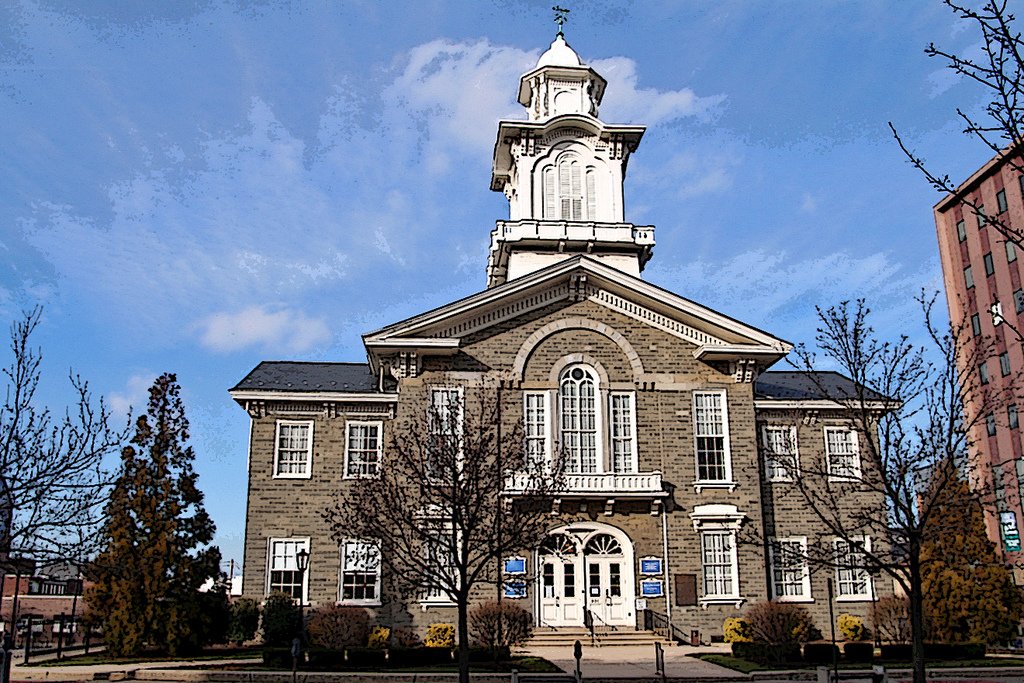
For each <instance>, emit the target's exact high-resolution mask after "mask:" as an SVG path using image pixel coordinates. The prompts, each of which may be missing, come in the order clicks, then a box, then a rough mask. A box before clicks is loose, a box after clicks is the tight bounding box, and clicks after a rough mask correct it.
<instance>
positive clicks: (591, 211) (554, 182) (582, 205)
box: [544, 154, 597, 221]
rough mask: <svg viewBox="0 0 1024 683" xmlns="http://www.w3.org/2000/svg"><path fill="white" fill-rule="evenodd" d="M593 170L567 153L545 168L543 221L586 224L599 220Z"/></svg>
mask: <svg viewBox="0 0 1024 683" xmlns="http://www.w3.org/2000/svg"><path fill="white" fill-rule="evenodd" d="M596 201H597V197H596V192H595V187H594V168H593V167H592V166H587V167H585V168H584V166H583V163H582V162H581V161H580V160H579V158H578V157H576V155H574V154H564V155H562V156H561V157H559V159H558V161H557V162H555V164H554V165H553V166H548V167H547V168H545V169H544V218H547V219H548V220H563V221H583V220H594V219H595V217H596V213H597V209H596Z"/></svg>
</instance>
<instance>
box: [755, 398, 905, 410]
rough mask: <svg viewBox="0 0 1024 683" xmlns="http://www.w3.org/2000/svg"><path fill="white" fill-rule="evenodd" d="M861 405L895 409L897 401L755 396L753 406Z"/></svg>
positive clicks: (823, 407) (812, 407) (847, 407)
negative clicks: (862, 401) (842, 401)
mask: <svg viewBox="0 0 1024 683" xmlns="http://www.w3.org/2000/svg"><path fill="white" fill-rule="evenodd" d="M861 405H863V407H865V408H867V409H868V410H880V411H886V410H895V409H896V408H899V402H897V401H864V403H863V404H861V403H860V402H859V401H857V399H856V398H851V399H850V402H849V403H841V402H840V401H833V400H830V399H822V398H816V399H806V400H801V399H775V398H755V399H754V407H755V408H759V409H761V410H851V409H854V408H859V407H860V406H861Z"/></svg>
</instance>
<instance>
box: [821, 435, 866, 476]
mask: <svg viewBox="0 0 1024 683" xmlns="http://www.w3.org/2000/svg"><path fill="white" fill-rule="evenodd" d="M825 461H826V466H827V468H828V476H829V478H831V479H860V448H859V447H858V444H857V432H855V431H854V430H852V429H850V428H849V427H825Z"/></svg>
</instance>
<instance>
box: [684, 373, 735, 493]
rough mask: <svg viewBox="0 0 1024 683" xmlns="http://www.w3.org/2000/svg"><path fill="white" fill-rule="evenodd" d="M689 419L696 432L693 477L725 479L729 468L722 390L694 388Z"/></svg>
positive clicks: (725, 414)
mask: <svg viewBox="0 0 1024 683" xmlns="http://www.w3.org/2000/svg"><path fill="white" fill-rule="evenodd" d="M693 419H694V427H695V429H694V432H695V433H696V436H697V481H721V482H727V481H729V480H730V477H731V476H732V472H731V464H730V462H729V438H728V415H727V410H726V405H725V392H723V391H695V392H694V393H693Z"/></svg>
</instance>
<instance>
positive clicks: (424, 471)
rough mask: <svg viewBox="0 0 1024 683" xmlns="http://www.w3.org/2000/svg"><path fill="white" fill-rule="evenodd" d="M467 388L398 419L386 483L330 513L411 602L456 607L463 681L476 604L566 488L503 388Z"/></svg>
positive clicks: (536, 538) (540, 528)
mask: <svg viewBox="0 0 1024 683" xmlns="http://www.w3.org/2000/svg"><path fill="white" fill-rule="evenodd" d="M464 390H465V391H466V393H467V398H466V399H464V398H463V395H462V393H461V392H460V391H459V390H455V389H452V390H445V391H442V392H439V393H435V394H434V401H433V402H432V404H431V405H430V407H429V409H427V410H424V411H423V413H422V414H421V415H414V416H410V417H406V418H404V419H399V420H397V421H396V424H395V425H394V428H393V430H392V435H391V439H390V441H389V444H388V446H387V448H386V449H385V455H384V458H383V462H382V463H381V468H380V473H379V476H378V477H377V478H375V479H368V480H365V481H361V482H357V483H355V484H354V485H352V486H351V488H350V489H349V490H348V491H347V492H346V493H344V494H343V495H342V496H341V499H340V500H339V502H338V504H337V505H336V506H335V507H334V508H332V509H330V510H328V511H327V512H326V514H325V516H326V518H327V521H328V522H329V523H330V525H331V529H332V532H333V535H334V537H335V539H336V540H337V541H338V542H341V541H342V540H343V539H345V538H361V539H372V540H373V541H374V542H375V543H377V544H379V550H371V551H370V552H372V553H374V554H376V553H377V552H379V558H380V559H379V561H380V562H381V563H382V565H383V568H384V569H385V570H386V572H387V576H388V579H389V580H390V582H391V583H393V584H394V585H395V586H396V588H397V589H398V590H399V592H400V593H401V594H402V595H404V596H405V597H407V598H411V599H428V600H429V599H434V600H441V601H445V602H450V603H451V604H453V605H454V606H455V607H456V609H457V612H458V624H457V627H458V652H459V680H460V681H462V683H466V681H468V680H469V630H468V608H469V605H470V601H471V599H472V598H473V597H475V596H479V595H481V594H482V593H483V592H484V590H485V587H486V586H487V585H490V584H493V582H495V581H497V582H501V581H502V580H503V579H502V574H501V572H502V569H501V566H500V565H501V563H502V561H503V560H504V559H505V558H506V557H507V556H509V555H510V554H514V553H523V552H526V551H528V550H530V549H532V548H535V547H537V545H539V543H540V542H541V540H542V539H543V538H544V537H545V534H546V531H547V528H548V526H549V522H548V517H549V515H550V511H551V505H552V498H553V497H554V496H555V495H556V493H557V492H558V491H559V490H560V489H561V482H562V476H561V468H560V466H559V465H557V464H554V465H552V464H551V463H549V462H545V461H544V460H543V459H542V457H541V456H542V454H541V453H539V452H536V451H533V450H532V449H529V448H528V447H527V446H526V439H525V435H524V430H523V426H522V420H521V419H520V418H519V417H518V416H514V417H511V418H510V416H503V415H502V405H503V404H502V400H501V390H500V389H497V388H488V387H484V386H475V387H464ZM435 392H436V390H435ZM368 561H369V562H376V561H378V560H377V557H373V558H369V559H368ZM514 580H515V581H519V580H520V578H518V577H517V578H516V579H514ZM524 587H525V584H524ZM512 589H513V590H515V587H512Z"/></svg>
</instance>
